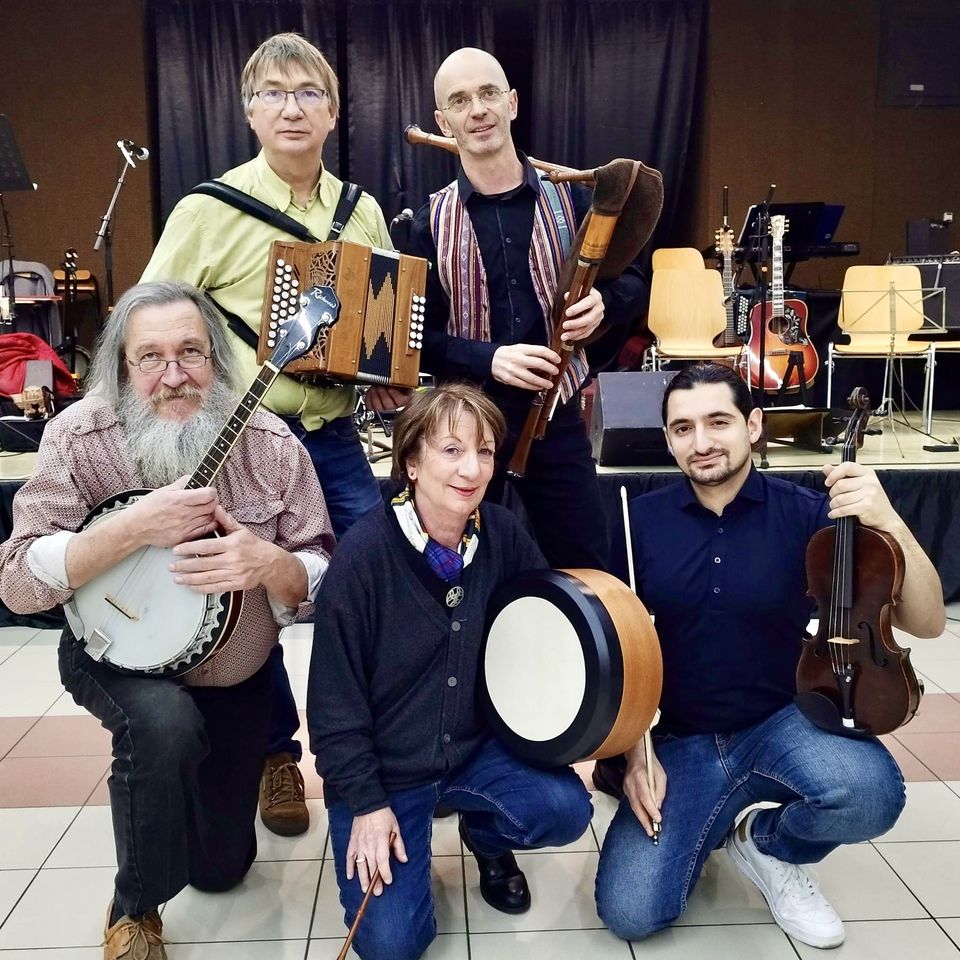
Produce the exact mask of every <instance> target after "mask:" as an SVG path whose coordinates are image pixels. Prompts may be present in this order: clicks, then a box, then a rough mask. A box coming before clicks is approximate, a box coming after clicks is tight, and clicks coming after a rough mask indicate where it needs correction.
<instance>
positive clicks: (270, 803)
mask: <svg viewBox="0 0 960 960" xmlns="http://www.w3.org/2000/svg"><path fill="white" fill-rule="evenodd" d="M260 819H261V820H262V821H263V825H264V826H265V827H266V828H267V829H268V830H271V831H273V832H274V833H279V834H280V836H282V837H295V836H296V835H297V834H299V833H304V832H305V831H306V829H307V827H309V826H310V811H309V810H308V809H307V804H306V801H305V800H304V796H303V775H302V774H301V773H300V768H299V767H298V766H297V761H296V760H294V759H293V755H292V754H289V753H274V754H272V755H271V756H269V757H267V761H266V763H264V765H263V776H262V777H261V779H260Z"/></svg>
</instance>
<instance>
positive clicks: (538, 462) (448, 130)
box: [411, 47, 646, 568]
mask: <svg viewBox="0 0 960 960" xmlns="http://www.w3.org/2000/svg"><path fill="white" fill-rule="evenodd" d="M434 94H435V98H436V104H437V110H436V113H435V114H434V116H435V118H436V122H437V124H438V126H439V127H440V129H441V130H442V131H443V133H444V134H445V135H446V136H448V137H453V138H455V139H456V141H457V146H458V147H459V151H460V164H461V169H460V172H459V175H458V176H457V179H456V180H455V181H454V182H453V183H451V184H449V185H448V186H447V187H445V188H444V189H443V190H440V191H439V192H438V193H435V194H433V195H432V196H431V197H430V199H429V201H428V202H427V203H426V204H425V205H424V206H423V207H422V209H421V210H420V211H419V213H418V214H417V216H416V217H415V219H414V222H413V226H412V230H411V246H412V250H411V252H412V253H415V254H417V255H418V256H422V257H425V258H426V259H428V260H430V261H431V263H432V264H433V265H434V267H435V268H436V269H434V270H431V271H430V274H429V277H428V280H427V284H428V288H427V302H426V315H425V331H424V340H423V359H422V363H423V367H424V369H425V370H426V371H428V372H429V373H432V374H434V375H436V376H437V377H439V378H440V379H441V380H448V379H466V380H470V381H473V382H474V383H477V384H482V385H483V387H484V389H485V391H486V392H487V393H488V394H489V395H490V396H491V397H493V398H494V399H495V400H496V402H497V405H498V406H499V407H500V409H501V410H502V411H503V413H504V416H505V417H506V420H507V430H508V433H507V439H506V442H505V443H504V444H503V447H502V448H501V450H500V451H498V454H499V458H500V462H499V467H498V470H497V473H496V474H495V475H494V479H493V481H492V482H491V484H490V486H489V488H488V492H487V497H488V499H492V500H498V499H500V498H501V497H502V494H503V483H504V473H505V470H504V465H505V464H506V463H507V462H508V461H509V459H510V456H511V453H512V452H513V448H514V446H515V444H516V441H517V437H518V435H519V433H520V432H521V430H522V427H523V423H524V420H525V419H526V416H527V413H528V411H529V409H530V405H531V401H532V400H533V397H534V394H535V392H536V391H538V390H544V389H548V388H549V387H550V386H551V380H550V378H552V377H553V376H555V374H556V373H557V370H558V364H559V362H560V358H559V356H557V354H556V353H554V351H553V350H551V349H550V347H549V346H548V344H549V343H550V340H551V335H552V330H551V329H550V312H551V307H552V303H553V299H554V296H555V293H556V289H557V277H558V274H559V272H560V268H561V266H562V264H563V261H564V259H565V257H566V255H567V252H568V251H569V248H570V244H571V241H572V238H573V236H574V234H575V233H576V229H577V224H578V223H579V222H580V221H581V220H582V219H583V217H584V216H585V214H586V212H587V210H589V208H590V194H589V192H588V191H587V190H586V189H585V188H583V187H580V186H574V187H571V186H570V185H569V184H560V185H554V184H552V183H550V181H549V180H546V179H545V178H541V177H540V176H539V175H538V174H537V171H536V170H535V169H534V168H533V167H532V166H531V164H530V163H529V161H528V160H527V158H526V157H525V156H524V155H523V154H522V153H520V152H519V151H518V150H517V148H516V147H515V146H514V143H513V138H512V135H511V130H510V126H511V122H512V121H513V120H514V119H515V118H516V116H517V92H516V90H512V89H511V88H510V84H509V83H508V82H507V78H506V75H505V74H504V71H503V68H502V67H501V65H500V64H499V62H498V61H497V60H496V59H495V58H494V57H492V56H491V55H490V54H489V53H486V52H485V51H483V50H477V49H474V48H470V47H466V48H464V49H461V50H457V51H456V52H455V53H452V54H450V56H449V57H447V59H446V60H444V62H443V63H442V64H441V65H440V68H439V70H438V71H437V74H436V77H435V79H434ZM645 296H646V284H645V282H644V280H643V278H642V276H641V275H640V273H639V271H637V270H636V269H634V268H630V269H629V270H627V271H626V272H625V273H624V274H623V275H622V276H621V277H619V278H617V279H616V280H613V281H608V282H606V283H598V284H597V286H596V288H594V290H592V291H591V292H590V294H589V295H588V296H587V297H585V298H584V299H583V300H581V301H580V302H579V303H577V304H573V305H571V306H569V307H568V308H567V311H566V319H565V321H564V324H563V330H564V333H563V336H564V339H565V340H570V341H581V340H584V339H585V338H587V337H590V336H591V335H593V334H594V332H595V331H596V330H597V328H598V327H599V325H600V324H601V322H606V323H607V324H613V325H626V324H627V323H629V322H630V321H631V320H633V319H634V318H635V317H636V316H638V315H639V313H640V312H641V310H642V305H643V302H644V299H645ZM588 375H589V370H588V366H587V362H586V358H585V356H584V354H583V351H582V350H578V351H577V352H576V353H575V355H574V360H573V361H572V363H571V365H570V370H569V372H568V374H567V375H565V377H564V380H563V381H562V383H561V396H562V398H563V401H562V402H561V403H560V404H559V405H558V407H557V410H556V412H555V413H554V416H553V419H552V420H551V421H550V425H549V427H548V428H547V433H546V436H545V438H544V439H543V440H539V441H536V442H535V443H534V444H533V446H532V449H531V453H530V457H529V460H528V462H527V471H526V476H525V477H524V478H523V480H521V481H518V482H516V487H517V490H518V492H519V494H520V496H521V498H522V500H523V503H524V506H525V507H526V510H527V513H528V514H529V516H530V519H531V522H532V523H533V527H534V530H535V532H536V535H537V540H538V541H539V544H540V547H541V549H542V550H543V553H544V555H545V556H546V558H547V562H548V563H550V564H551V565H552V566H564V567H592V568H603V567H605V566H606V563H607V553H608V549H609V544H608V539H607V529H606V523H605V522H603V521H602V519H601V518H602V517H603V516H604V512H603V507H602V505H601V500H600V491H599V486H598V483H597V477H596V469H595V467H594V464H593V460H592V459H591V451H590V443H589V440H588V437H587V433H586V427H585V425H584V423H583V420H582V418H581V416H580V388H581V387H582V386H583V385H584V382H585V379H586V378H587V377H588Z"/></svg>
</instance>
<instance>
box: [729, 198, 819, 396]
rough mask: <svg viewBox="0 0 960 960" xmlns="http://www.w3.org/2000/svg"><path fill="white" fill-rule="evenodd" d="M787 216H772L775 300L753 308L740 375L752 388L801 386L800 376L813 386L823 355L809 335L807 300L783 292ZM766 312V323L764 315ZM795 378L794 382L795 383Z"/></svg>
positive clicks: (773, 294)
mask: <svg viewBox="0 0 960 960" xmlns="http://www.w3.org/2000/svg"><path fill="white" fill-rule="evenodd" d="M787 229H788V224H787V218H786V217H784V216H781V215H777V216H774V217H771V218H770V234H771V236H772V237H773V256H772V263H773V267H772V276H773V279H772V282H771V299H770V300H768V301H767V302H766V304H763V303H756V304H754V306H753V309H752V310H751V311H750V340H749V341H748V343H747V346H746V349H745V350H744V352H743V356H742V358H741V365H740V370H739V372H740V376H741V377H742V378H743V380H744V381H746V382H747V384H748V385H749V386H750V387H751V388H752V389H758V388H759V387H760V386H761V384H762V385H763V389H764V390H765V391H767V392H770V393H773V392H777V391H781V390H782V391H786V392H788V393H793V392H794V391H796V390H799V389H800V377H801V375H802V377H803V383H804V386H806V387H809V386H810V385H811V384H812V383H813V380H814V378H815V377H816V375H817V370H818V369H819V367H820V358H819V357H818V356H817V351H816V348H815V347H814V345H813V342H812V341H811V340H810V338H809V336H808V335H807V305H806V303H804V302H803V300H800V299H797V298H791V299H789V300H785V299H784V293H783V236H784V234H785V233H786V232H787ZM763 313H765V314H766V323H763V322H762V319H761V318H762V315H763ZM761 343H763V345H764V349H763V371H762V374H761V370H760V344H761ZM791 381H793V382H791Z"/></svg>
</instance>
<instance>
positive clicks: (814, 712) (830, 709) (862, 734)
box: [793, 690, 872, 740]
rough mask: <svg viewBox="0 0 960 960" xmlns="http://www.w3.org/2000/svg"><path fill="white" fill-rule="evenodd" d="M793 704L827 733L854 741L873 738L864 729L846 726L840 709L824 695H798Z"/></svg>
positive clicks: (809, 693) (808, 693)
mask: <svg viewBox="0 0 960 960" xmlns="http://www.w3.org/2000/svg"><path fill="white" fill-rule="evenodd" d="M793 702H794V703H795V704H796V705H797V709H798V710H799V711H800V712H801V713H802V714H803V715H804V716H805V717H806V718H807V719H808V720H809V721H810V722H811V723H812V724H813V725H814V726H817V727H819V728H820V729H821V730H825V731H826V732H827V733H835V734H837V735H838V736H841V737H851V738H852V739H854V740H863V739H864V738H866V737H870V736H872V734H871V733H870V731H869V730H866V729H864V728H863V727H846V726H844V724H843V717H842V716H841V715H840V708H839V707H838V706H837V705H836V704H835V703H834V702H833V701H832V700H831V699H830V698H829V697H827V696H824V695H823V694H822V693H814V692H813V691H812V690H811V691H807V692H806V693H798V694H796V695H795V696H794V698H793Z"/></svg>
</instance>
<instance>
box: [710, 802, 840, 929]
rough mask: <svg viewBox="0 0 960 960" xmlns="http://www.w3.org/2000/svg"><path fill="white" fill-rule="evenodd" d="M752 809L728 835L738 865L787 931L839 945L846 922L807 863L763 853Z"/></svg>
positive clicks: (754, 811)
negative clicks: (756, 839) (755, 835)
mask: <svg viewBox="0 0 960 960" xmlns="http://www.w3.org/2000/svg"><path fill="white" fill-rule="evenodd" d="M759 812H760V811H759V810H753V811H751V812H750V813H748V814H747V816H746V817H744V818H743V820H742V821H741V822H740V826H739V827H734V829H733V830H732V831H731V832H730V836H729V837H728V838H727V852H728V853H729V854H730V858H731V859H732V860H733V862H734V863H735V864H736V866H737V869H738V870H739V871H740V872H741V873H742V874H743V875H744V876H745V877H747V878H748V879H750V880H752V881H753V882H754V883H755V884H756V885H757V887H758V888H759V890H760V892H761V893H762V894H763V897H764V899H765V900H766V901H767V906H768V907H770V912H771V913H772V914H773V919H774V920H776V921H777V924H778V926H779V927H780V929H781V930H783V932H784V933H788V934H790V936H791V937H796V938H797V940H800V941H801V942H802V943H807V944H809V945H810V946H811V947H838V946H840V944H841V943H843V923H842V921H841V920H840V917H838V916H837V911H836V910H834V909H833V907H831V906H830V904H829V903H828V902H827V899H826V897H824V895H823V894H822V893H821V892H820V891H819V890H818V889H817V885H816V884H815V883H814V882H813V880H812V879H811V877H810V875H809V874H808V873H807V870H806V868H805V867H803V866H800V865H799V864H794V863H784V862H783V861H782V860H777V859H776V858H775V857H770V856H768V855H767V854H765V853H761V852H760V851H759V850H758V849H757V847H756V844H754V842H753V837H752V836H751V833H750V831H751V829H752V826H753V818H754V817H755V816H756V815H757V814H758V813H759Z"/></svg>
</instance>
